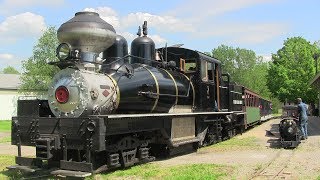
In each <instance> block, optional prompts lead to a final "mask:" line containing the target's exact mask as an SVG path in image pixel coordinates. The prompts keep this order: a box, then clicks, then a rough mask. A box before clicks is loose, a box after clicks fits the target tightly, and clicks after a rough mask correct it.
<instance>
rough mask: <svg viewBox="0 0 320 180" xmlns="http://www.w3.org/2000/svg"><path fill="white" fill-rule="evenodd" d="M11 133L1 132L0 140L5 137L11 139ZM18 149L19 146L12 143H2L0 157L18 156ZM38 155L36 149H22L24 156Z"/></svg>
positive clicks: (24, 147)
mask: <svg viewBox="0 0 320 180" xmlns="http://www.w3.org/2000/svg"><path fill="white" fill-rule="evenodd" d="M10 136H11V133H10V132H0V139H1V138H5V137H10ZM17 154H18V148H17V146H13V145H11V143H10V142H6V143H0V155H17ZM35 154H36V152H35V148H34V147H26V146H23V147H22V155H23V156H34V155H35Z"/></svg>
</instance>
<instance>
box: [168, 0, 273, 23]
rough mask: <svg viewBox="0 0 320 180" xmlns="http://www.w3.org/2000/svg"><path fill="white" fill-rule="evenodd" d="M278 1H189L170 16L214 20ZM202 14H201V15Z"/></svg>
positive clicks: (171, 12) (172, 11) (174, 10)
mask: <svg viewBox="0 0 320 180" xmlns="http://www.w3.org/2000/svg"><path fill="white" fill-rule="evenodd" d="M272 2H276V0H224V1H221V0H202V1H201V3H199V0H189V1H186V2H184V3H183V4H182V5H179V6H178V7H177V8H175V9H173V10H171V11H170V12H169V14H173V15H181V14H184V15H186V16H189V18H192V19H194V20H196V19H198V20H199V19H203V18H208V17H210V18H213V17H215V16H218V15H223V14H225V13H228V12H232V11H236V10H239V9H243V8H247V7H250V6H254V5H257V4H263V3H272ZM199 12H200V13H199Z"/></svg>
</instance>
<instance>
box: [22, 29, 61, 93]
mask: <svg viewBox="0 0 320 180" xmlns="http://www.w3.org/2000/svg"><path fill="white" fill-rule="evenodd" d="M58 44H59V42H58V39H57V31H56V29H55V27H49V28H48V29H47V30H46V31H45V32H44V33H43V35H42V36H41V37H40V38H39V40H38V42H37V44H36V45H35V46H34V48H33V55H32V56H31V57H30V58H28V59H27V60H25V61H23V62H22V68H23V70H24V72H23V74H22V77H21V80H22V85H21V90H22V91H27V92H36V93H37V92H41V91H42V92H43V91H46V90H47V89H48V85H49V83H50V82H51V79H52V77H53V76H54V74H55V73H56V72H57V71H58V68H57V67H55V66H52V65H48V64H47V63H48V62H50V61H57V58H56V52H55V51H56V47H57V46H58Z"/></svg>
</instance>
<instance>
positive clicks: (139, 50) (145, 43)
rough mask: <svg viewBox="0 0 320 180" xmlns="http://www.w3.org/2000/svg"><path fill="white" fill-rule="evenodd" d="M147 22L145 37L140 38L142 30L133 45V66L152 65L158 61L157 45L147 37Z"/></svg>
mask: <svg viewBox="0 0 320 180" xmlns="http://www.w3.org/2000/svg"><path fill="white" fill-rule="evenodd" d="M147 31H148V30H147V21H145V22H144V24H143V36H140V35H141V33H140V28H139V32H138V33H137V34H138V36H139V37H137V38H135V39H134V40H133V41H132V43H131V55H132V58H131V61H130V63H131V64H134V63H141V64H147V65H151V64H152V63H151V62H152V61H154V60H155V59H156V57H155V51H156V50H155V44H154V42H153V40H152V39H151V38H149V37H147V35H148V32H147Z"/></svg>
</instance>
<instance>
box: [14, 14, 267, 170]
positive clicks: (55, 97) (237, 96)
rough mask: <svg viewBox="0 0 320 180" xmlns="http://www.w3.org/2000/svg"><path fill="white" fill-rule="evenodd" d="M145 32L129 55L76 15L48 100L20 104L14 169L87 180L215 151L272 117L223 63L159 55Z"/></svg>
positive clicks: (174, 52)
mask: <svg viewBox="0 0 320 180" xmlns="http://www.w3.org/2000/svg"><path fill="white" fill-rule="evenodd" d="M139 29H140V28H139ZM139 31H140V32H139V33H138V37H137V38H136V39H135V40H133V42H132V44H131V53H130V55H128V45H127V42H126V40H125V39H124V38H123V37H122V36H120V35H117V34H116V32H115V30H114V28H113V27H112V26H111V25H110V24H108V23H107V22H105V21H103V20H102V19H100V17H99V15H98V14H97V13H94V12H78V13H76V14H75V17H74V18H72V19H71V20H69V21H67V22H65V23H64V24H62V25H61V27H60V28H59V29H58V39H59V41H60V42H61V44H60V45H59V46H58V48H57V57H58V58H59V60H60V61H59V62H54V63H52V64H53V65H56V66H58V67H59V68H60V69H61V70H60V71H59V72H58V73H57V74H56V75H55V77H54V78H53V82H52V84H51V85H50V86H49V91H48V100H39V99H33V100H20V101H18V116H17V117H14V118H13V119H12V144H14V145H17V146H18V156H17V157H16V163H17V165H16V166H12V167H10V168H11V169H27V170H29V171H34V168H44V167H56V168H58V169H59V170H56V171H53V172H52V173H53V174H63V175H68V176H86V175H90V174H91V173H97V172H100V171H103V170H106V169H112V168H116V167H128V166H132V165H134V164H137V163H141V162H148V161H151V160H153V159H154V157H158V156H166V155H172V154H176V153H179V152H182V151H186V150H194V149H197V148H198V147H200V146H205V145H210V144H213V143H216V142H219V141H221V140H223V139H227V138H230V137H232V136H234V135H235V134H237V133H241V132H243V131H244V130H245V129H246V128H247V127H249V126H250V125H253V124H255V123H258V122H260V121H261V119H260V114H261V116H262V115H263V116H266V115H269V114H271V106H270V102H269V101H266V100H263V99H260V97H259V96H258V95H257V94H255V93H249V92H250V91H249V90H248V89H246V88H244V87H243V86H240V85H236V84H234V83H231V82H230V77H229V75H228V74H222V73H221V63H220V61H218V60H217V59H214V58H212V57H209V56H207V55H205V54H203V53H200V52H198V51H194V50H190V49H185V48H180V47H164V48H160V49H155V44H154V42H153V40H152V39H150V38H149V37H148V36H147V24H146V22H145V23H144V25H143V33H142V34H141V30H139ZM101 52H103V57H102V58H100V57H99V54H100V53H101ZM260 102H261V104H260ZM262 102H263V105H265V107H263V108H262V107H261V106H262ZM259 109H261V110H263V112H262V111H261V112H260V110H259ZM245 110H247V111H248V110H250V112H253V113H255V114H256V116H254V117H255V120H253V119H252V118H251V120H250V122H248V121H247V119H249V118H248V117H249V116H250V114H246V112H245ZM251 117H253V116H251ZM21 146H34V147H35V148H36V157H35V158H28V157H22V155H21Z"/></svg>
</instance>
